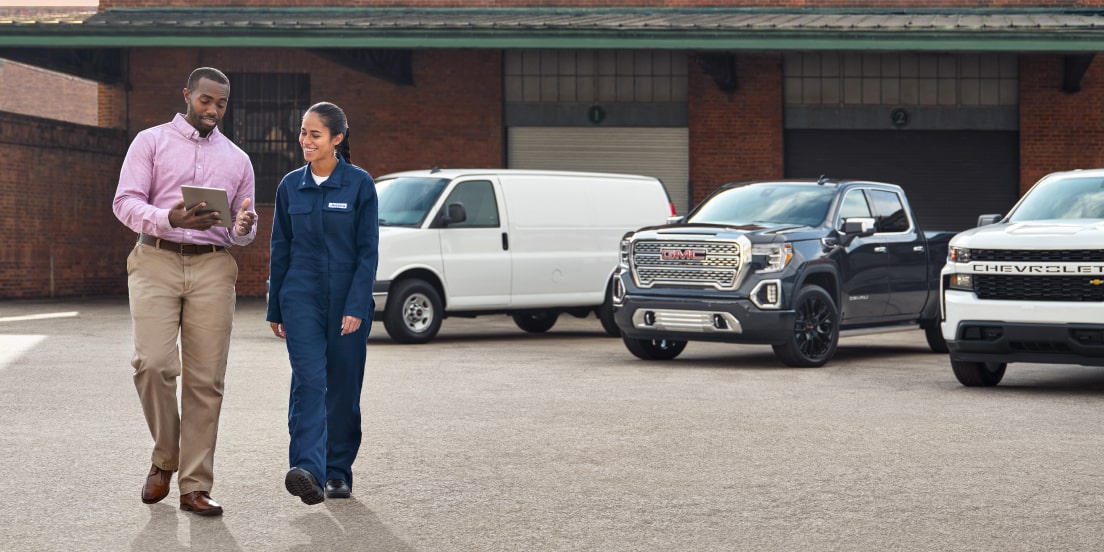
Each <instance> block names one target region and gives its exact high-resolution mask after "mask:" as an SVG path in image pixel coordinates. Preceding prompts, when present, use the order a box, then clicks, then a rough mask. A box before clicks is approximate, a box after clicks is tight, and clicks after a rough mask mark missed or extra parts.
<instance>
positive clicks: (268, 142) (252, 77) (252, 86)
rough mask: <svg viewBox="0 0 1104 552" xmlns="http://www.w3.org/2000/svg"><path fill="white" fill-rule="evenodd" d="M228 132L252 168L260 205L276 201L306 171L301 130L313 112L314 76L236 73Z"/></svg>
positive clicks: (225, 122)
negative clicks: (287, 178) (286, 182)
mask: <svg viewBox="0 0 1104 552" xmlns="http://www.w3.org/2000/svg"><path fill="white" fill-rule="evenodd" d="M227 76H228V77H229V78H230V103H229V106H228V107H227V109H226V117H225V119H224V120H223V131H224V132H225V133H226V135H227V137H229V138H230V139H231V140H233V141H234V143H235V144H237V145H238V147H240V148H241V149H242V150H244V151H245V153H247V154H249V159H250V160H251V161H252V162H253V172H254V175H255V177H256V181H257V190H256V196H257V197H256V198H255V199H254V200H253V201H254V202H255V203H259V204H271V203H273V202H275V201H276V187H277V186H279V184H280V180H282V179H283V178H284V175H286V174H287V173H289V172H291V171H293V170H295V169H297V168H299V167H301V166H303V164H304V161H303V152H302V151H301V149H300V148H299V127H300V126H301V121H302V119H303V112H305V111H306V110H307V109H308V108H309V107H310V75H309V74H293V73H231V74H228V75H227Z"/></svg>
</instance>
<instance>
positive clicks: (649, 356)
mask: <svg viewBox="0 0 1104 552" xmlns="http://www.w3.org/2000/svg"><path fill="white" fill-rule="evenodd" d="M621 340H622V341H624V342H625V348H627V349H628V350H629V352H630V353H632V354H633V355H636V358H639V359H642V360H671V359H673V358H675V357H677V356H679V355H680V354H681V353H682V350H683V349H685V348H686V342H685V341H674V340H671V339H633V338H631V337H625V336H621Z"/></svg>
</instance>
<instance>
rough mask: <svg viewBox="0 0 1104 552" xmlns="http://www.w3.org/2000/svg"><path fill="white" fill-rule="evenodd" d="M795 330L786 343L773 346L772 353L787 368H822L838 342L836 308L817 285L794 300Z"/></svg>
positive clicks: (837, 313) (804, 289) (806, 289)
mask: <svg viewBox="0 0 1104 552" xmlns="http://www.w3.org/2000/svg"><path fill="white" fill-rule="evenodd" d="M793 304H794V311H795V312H796V314H797V317H796V318H795V319H794V328H793V332H792V333H791V335H789V336H788V338H787V339H786V342H785V343H782V344H779V345H774V346H773V347H774V354H775V355H776V356H778V358H779V360H781V361H782V362H783V363H784V364H786V365H787V366H794V367H798V368H814V367H817V366H824V364H825V363H826V362H828V361H829V360H830V359H831V358H832V355H834V354H835V353H836V345H837V344H838V343H839V309H837V308H836V303H835V302H834V301H832V296H831V295H828V292H827V291H824V288H822V287H820V286H813V285H810V286H806V287H804V288H802V289H801V291H799V292H797V296H796V297H794V303H793Z"/></svg>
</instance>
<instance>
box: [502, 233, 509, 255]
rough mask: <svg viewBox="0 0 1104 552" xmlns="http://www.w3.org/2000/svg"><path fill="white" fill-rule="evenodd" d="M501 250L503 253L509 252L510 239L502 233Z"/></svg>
mask: <svg viewBox="0 0 1104 552" xmlns="http://www.w3.org/2000/svg"><path fill="white" fill-rule="evenodd" d="M502 250H503V251H509V250H510V238H509V237H507V236H506V232H503V233H502Z"/></svg>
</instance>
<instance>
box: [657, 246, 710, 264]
mask: <svg viewBox="0 0 1104 552" xmlns="http://www.w3.org/2000/svg"><path fill="white" fill-rule="evenodd" d="M659 256H660V257H661V258H662V259H663V260H665V261H704V260H705V250H704V249H660V250H659Z"/></svg>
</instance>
